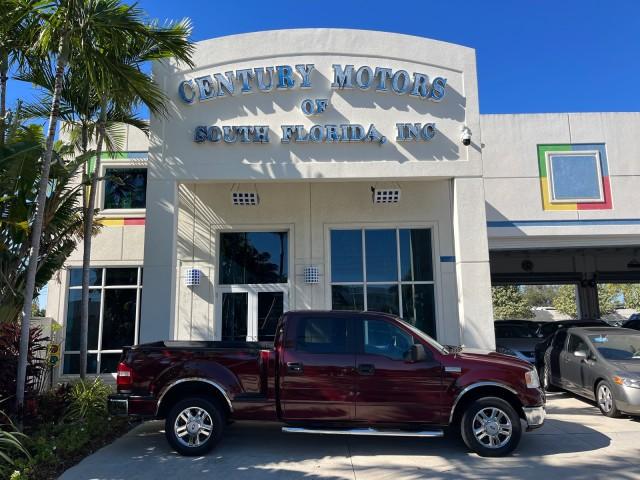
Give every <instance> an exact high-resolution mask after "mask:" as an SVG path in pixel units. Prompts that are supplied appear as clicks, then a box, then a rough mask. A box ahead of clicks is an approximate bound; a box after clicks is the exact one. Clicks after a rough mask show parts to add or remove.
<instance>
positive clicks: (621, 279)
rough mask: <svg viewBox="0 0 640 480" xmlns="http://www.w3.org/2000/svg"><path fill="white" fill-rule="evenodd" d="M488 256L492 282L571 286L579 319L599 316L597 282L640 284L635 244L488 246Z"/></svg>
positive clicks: (639, 252) (639, 259)
mask: <svg viewBox="0 0 640 480" xmlns="http://www.w3.org/2000/svg"><path fill="white" fill-rule="evenodd" d="M558 243H560V242H558ZM489 256H490V265H491V281H492V284H493V285H562V284H573V285H575V286H576V301H577V307H578V316H579V318H585V319H592V318H600V316H601V315H600V308H599V305H598V285H599V284H603V283H640V247H638V246H623V245H620V246H608V247H605V246H602V247H571V246H557V247H550V246H548V247H540V248H532V247H527V248H513V247H512V248H492V249H491V250H490V252H489Z"/></svg>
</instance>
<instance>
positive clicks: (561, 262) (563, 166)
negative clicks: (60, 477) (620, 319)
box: [47, 29, 640, 375]
mask: <svg viewBox="0 0 640 480" xmlns="http://www.w3.org/2000/svg"><path fill="white" fill-rule="evenodd" d="M193 61H194V63H195V67H194V68H189V67H187V66H185V65H181V64H176V63H173V62H171V63H156V64H155V65H154V78H155V80H156V81H157V82H158V84H159V85H160V86H161V88H162V89H163V90H164V92H165V93H166V95H167V97H168V113H167V115H165V116H152V118H151V134H150V137H149V138H147V137H145V136H144V135H143V134H142V133H141V132H140V131H137V130H135V129H133V128H130V129H129V130H128V135H127V140H126V145H125V147H124V150H123V151H122V152H117V153H112V154H109V155H108V157H107V158H103V161H102V165H101V167H100V168H101V172H100V173H101V175H103V176H104V177H105V180H104V181H102V182H101V185H100V186H99V189H98V192H97V195H98V197H97V203H98V205H99V207H100V213H99V218H100V222H101V223H102V225H103V227H102V229H101V230H100V232H99V233H98V234H97V235H96V237H95V238H94V240H93V247H92V253H91V263H92V273H91V289H90V325H89V351H90V353H89V355H90V358H89V369H90V370H91V371H93V372H96V371H98V372H101V373H110V372H113V371H115V366H116V364H117V361H118V358H119V352H120V350H121V348H122V346H124V345H130V344H133V343H139V342H148V341H155V340H161V339H181V340H183V339H184V340H189V339H191V340H245V339H246V340H267V341H268V340H269V339H271V338H273V334H274V331H275V324H276V321H277V319H278V317H279V316H280V314H281V313H282V312H283V311H286V310H293V309H296V310H300V309H320V310H326V309H340V310H376V311H385V312H390V313H394V314H396V315H399V316H401V317H403V318H404V319H405V320H407V321H409V322H411V323H413V324H415V325H416V326H417V327H418V328H421V329H422V330H424V331H426V332H428V333H429V334H430V335H432V336H434V337H435V338H437V339H438V340H439V341H441V342H443V343H446V344H464V345H467V346H474V347H481V348H490V349H491V348H494V347H495V338H494V328H493V312H492V303H491V286H492V284H493V285H516V284H517V285H522V284H554V285H555V284H572V285H575V286H576V292H577V297H576V298H577V304H578V312H579V315H580V316H582V317H584V318H593V317H597V316H598V315H599V312H598V295H597V290H598V285H599V284H600V283H602V282H637V281H640V252H639V250H640V247H639V246H640V201H639V200H638V192H639V191H640V188H639V185H640V142H638V139H640V114H639V113H553V114H517V115H481V114H480V112H479V99H478V85H477V77H476V57H475V52H474V50H473V49H471V48H468V47H464V46H460V45H454V44H450V43H443V42H439V41H434V40H428V39H424V38H419V37H413V36H407V35H399V34H392V33H382V32H370V31H357V30H334V29H310V30H281V31H269V32H260V33H251V34H243V35H235V36H229V37H223V38H216V39H212V40H207V41H203V42H199V43H197V49H196V52H195V55H194V57H193ZM531 94H532V95H539V94H541V92H531ZM594 94H595V93H594ZM514 108H516V109H517V106H514ZM81 264H82V248H81V246H80V247H79V248H78V250H77V251H76V252H75V253H74V254H73V255H72V256H71V257H70V258H69V259H68V261H67V264H66V266H65V268H64V269H63V270H61V271H60V272H58V273H57V274H56V275H55V276H54V278H53V279H52V280H51V282H50V283H49V293H48V304H47V315H48V316H50V317H52V318H54V319H55V320H56V321H57V322H59V323H60V324H61V325H62V326H63V328H62V330H61V331H62V337H63V338H62V339H61V340H62V349H63V357H62V358H63V361H62V372H63V373H64V374H71V375H72V374H74V373H77V370H78V357H79V352H78V350H79V319H80V313H79V312H80V293H81V290H80V283H81V274H80V267H81Z"/></svg>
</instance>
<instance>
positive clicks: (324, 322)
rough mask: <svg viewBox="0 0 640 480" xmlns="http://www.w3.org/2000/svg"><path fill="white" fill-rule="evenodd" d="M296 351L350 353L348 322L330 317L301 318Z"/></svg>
mask: <svg viewBox="0 0 640 480" xmlns="http://www.w3.org/2000/svg"><path fill="white" fill-rule="evenodd" d="M296 349H297V350H301V351H304V352H309V353H348V351H347V350H348V348H347V320H346V319H345V318H330V317H306V318H300V319H299V320H298V327H297V338H296Z"/></svg>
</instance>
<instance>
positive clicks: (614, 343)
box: [589, 335, 640, 362]
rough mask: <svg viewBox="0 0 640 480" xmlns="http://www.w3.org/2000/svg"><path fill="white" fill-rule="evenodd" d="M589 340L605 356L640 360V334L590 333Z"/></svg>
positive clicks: (611, 358)
mask: <svg viewBox="0 0 640 480" xmlns="http://www.w3.org/2000/svg"><path fill="white" fill-rule="evenodd" d="M589 340H590V341H591V343H592V344H593V346H594V347H596V349H597V350H598V352H599V353H600V355H602V356H603V357H604V358H607V359H609V360H636V361H638V362H640V335H589Z"/></svg>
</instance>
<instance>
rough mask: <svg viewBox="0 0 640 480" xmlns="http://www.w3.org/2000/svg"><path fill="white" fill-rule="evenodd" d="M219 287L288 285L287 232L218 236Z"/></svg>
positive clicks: (232, 233) (222, 234)
mask: <svg viewBox="0 0 640 480" xmlns="http://www.w3.org/2000/svg"><path fill="white" fill-rule="evenodd" d="M220 243H221V247H220V284H222V285H247V284H263V283H287V280H288V276H289V275H288V265H289V260H288V251H289V248H288V246H287V245H288V235H287V232H229V233H221V234H220Z"/></svg>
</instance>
